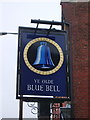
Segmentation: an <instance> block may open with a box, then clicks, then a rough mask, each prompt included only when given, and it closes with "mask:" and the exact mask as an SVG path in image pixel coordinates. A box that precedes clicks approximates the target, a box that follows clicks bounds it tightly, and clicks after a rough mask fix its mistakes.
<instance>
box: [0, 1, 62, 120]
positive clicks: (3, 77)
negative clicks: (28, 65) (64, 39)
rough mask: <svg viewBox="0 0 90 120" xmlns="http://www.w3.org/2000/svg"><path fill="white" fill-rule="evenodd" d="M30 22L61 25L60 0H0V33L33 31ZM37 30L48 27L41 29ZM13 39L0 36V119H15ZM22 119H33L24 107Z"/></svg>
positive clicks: (15, 39)
mask: <svg viewBox="0 0 90 120" xmlns="http://www.w3.org/2000/svg"><path fill="white" fill-rule="evenodd" d="M31 19H40V20H50V21H52V20H54V21H60V22H61V6H60V0H0V32H15V33H18V27H19V26H24V27H36V24H33V23H30V22H31ZM39 27H44V28H46V27H49V26H45V25H43V26H42V25H41V26H39ZM17 46H18V36H17V35H9V34H8V35H4V36H0V118H17V117H18V116H19V100H16V73H17ZM23 117H25V118H30V117H33V118H35V117H37V115H33V114H32V113H31V108H29V107H28V106H27V103H24V116H23Z"/></svg>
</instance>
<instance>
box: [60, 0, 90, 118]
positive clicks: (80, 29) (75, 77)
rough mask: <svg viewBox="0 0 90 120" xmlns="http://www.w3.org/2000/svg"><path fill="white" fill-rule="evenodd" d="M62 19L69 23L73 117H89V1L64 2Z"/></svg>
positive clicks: (64, 0)
mask: <svg viewBox="0 0 90 120" xmlns="http://www.w3.org/2000/svg"><path fill="white" fill-rule="evenodd" d="M61 6H62V17H63V21H64V22H68V23H69V28H68V32H69V43H70V64H71V76H72V79H71V83H72V84H71V86H72V87H71V93H72V95H71V96H72V99H71V102H72V117H73V118H88V117H89V111H90V110H89V98H90V94H89V66H88V63H89V56H88V55H89V37H90V35H89V34H90V33H89V30H90V29H89V25H90V24H89V16H90V2H89V0H82V1H80V0H62V2H61Z"/></svg>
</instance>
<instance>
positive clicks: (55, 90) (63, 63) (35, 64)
mask: <svg viewBox="0 0 90 120" xmlns="http://www.w3.org/2000/svg"><path fill="white" fill-rule="evenodd" d="M47 31H48V30H47V29H37V31H36V29H35V28H27V27H19V38H18V66H17V96H21V95H23V96H30V95H31V96H32V95H34V96H46V97H47V96H53V97H55V96H59V97H62V98H63V97H68V82H67V72H68V71H67V70H68V68H67V67H68V65H67V57H68V54H67V53H68V46H67V32H66V31H60V30H51V31H50V32H49V34H47Z"/></svg>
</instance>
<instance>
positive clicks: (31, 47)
mask: <svg viewBox="0 0 90 120" xmlns="http://www.w3.org/2000/svg"><path fill="white" fill-rule="evenodd" d="M23 58H24V61H25V64H26V66H27V67H28V68H29V69H30V70H31V71H33V72H35V73H37V74H40V75H50V74H53V73H55V72H56V71H58V70H59V69H60V68H61V66H62V64H63V61H64V55H63V51H62V49H61V47H60V46H59V45H58V44H57V43H56V42H55V41H53V40H51V39H49V38H45V37H39V38H36V39H33V40H31V41H30V42H29V43H27V45H26V46H25V48H24V53H23Z"/></svg>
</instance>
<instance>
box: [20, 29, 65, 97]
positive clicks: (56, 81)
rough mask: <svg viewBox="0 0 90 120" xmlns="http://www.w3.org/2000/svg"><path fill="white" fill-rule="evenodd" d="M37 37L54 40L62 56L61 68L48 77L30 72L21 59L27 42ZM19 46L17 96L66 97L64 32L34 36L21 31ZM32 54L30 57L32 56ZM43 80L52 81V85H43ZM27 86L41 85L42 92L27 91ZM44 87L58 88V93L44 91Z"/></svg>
mask: <svg viewBox="0 0 90 120" xmlns="http://www.w3.org/2000/svg"><path fill="white" fill-rule="evenodd" d="M38 37H46V38H49V39H52V40H54V41H55V42H56V43H57V44H58V45H59V46H60V47H61V48H62V51H63V54H64V62H63V65H62V66H61V68H60V69H59V70H58V71H57V72H55V73H54V74H50V75H39V74H36V73H34V72H33V71H31V70H30V69H29V68H28V67H27V66H26V64H25V62H24V59H23V51H24V48H25V46H26V45H27V43H28V42H30V41H31V40H32V39H35V38H38ZM19 41H20V42H19V44H21V47H20V52H21V64H20V65H21V66H20V67H21V70H20V71H21V72H20V84H19V94H20V95H41V96H61V97H66V96H67V76H66V75H67V71H66V68H67V61H66V34H65V33H64V32H62V33H59V34H53V35H48V36H47V35H46V34H36V35H34V33H30V32H29V31H27V32H26V31H22V32H20V34H19ZM33 54H34V53H33V52H32V53H31V56H33ZM36 79H38V80H39V81H40V83H35V81H34V80H36ZM43 80H53V84H49V83H43V82H42V81H43ZM27 85H43V91H32V90H27ZM46 85H53V86H58V89H59V90H60V92H57V91H46V89H45V86H46Z"/></svg>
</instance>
